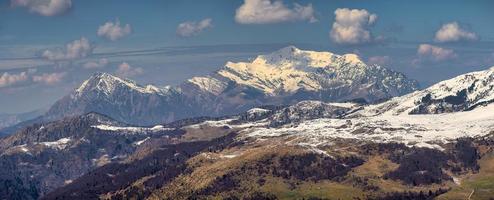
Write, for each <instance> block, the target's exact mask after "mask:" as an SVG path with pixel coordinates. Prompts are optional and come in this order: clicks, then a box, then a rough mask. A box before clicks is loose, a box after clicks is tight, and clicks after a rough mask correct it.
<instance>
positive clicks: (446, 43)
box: [0, 0, 494, 113]
mask: <svg viewBox="0 0 494 200" xmlns="http://www.w3.org/2000/svg"><path fill="white" fill-rule="evenodd" d="M50 3H51V4H50ZM242 7H244V8H243V9H241V8H242ZM345 8H347V9H345ZM354 9H356V10H354ZM493 9H494V2H493V1H488V0H486V1H481V0H478V1H466V0H465V1H454V0H442V1H441V0H436V1H418V0H417V1H385V0H383V1H379V0H373V1H368V0H362V1H359V0H340V1H327V0H298V1H296V0H276V1H274V0H248V1H244V0H195V1H192V0H166V1H163V0H145V1H136V0H132V1H131V0H0V113H16V112H26V111H30V110H34V109H39V108H43V107H47V106H49V105H50V104H52V103H53V102H54V101H55V100H57V99H59V98H60V97H61V96H63V95H65V94H67V93H69V92H70V91H71V90H72V89H73V88H74V87H76V86H77V85H78V84H80V83H81V81H83V80H84V79H86V78H87V77H89V76H90V75H91V74H93V73H95V72H97V71H104V72H110V73H114V74H118V75H121V76H126V77H128V78H131V79H134V80H137V81H138V82H139V83H142V84H147V83H153V84H157V85H167V84H178V83H180V82H181V81H183V80H184V79H186V78H190V77H192V76H196V75H204V74H207V73H209V72H211V71H214V70H216V69H218V68H220V67H222V66H223V64H224V63H226V61H240V60H247V59H249V58H252V57H253V56H255V55H257V54H259V53H266V52H270V51H274V50H276V49H278V48H281V47H284V46H286V45H296V46H297V47H299V48H302V49H313V50H323V51H331V52H335V53H357V54H359V55H360V56H361V57H362V58H363V59H364V60H366V61H368V62H372V63H377V64H381V65H384V66H386V67H389V68H392V69H395V70H398V71H400V72H403V73H405V74H406V75H408V76H409V77H411V78H414V79H417V80H419V82H420V83H421V85H422V86H427V85H430V84H432V83H435V82H437V81H440V80H443V79H446V78H450V77H453V76H455V75H458V74H461V73H465V72H470V71H475V70H482V69H486V68H488V67H489V66H493V65H494V26H493V24H492V19H494V13H493V12H492V10H493ZM239 10H241V11H239ZM266 10H267V12H263V11H266ZM337 10H339V12H338V14H337V13H335V12H336V11H337ZM348 15H352V16H353V17H354V18H353V20H350V21H349V20H346V19H345V16H346V17H348ZM338 16H339V17H340V18H338ZM338 19H340V20H338ZM106 23H109V24H107V26H106V27H105V24H106ZM117 23H118V24H117ZM127 24H128V29H126V26H127ZM181 24H182V25H181ZM442 28H443V31H441V29H442ZM99 30H100V31H99ZM348 30H353V31H354V32H348ZM98 32H99V33H98ZM438 32H442V34H439V35H438ZM330 33H331V34H333V36H331V34H330ZM367 33H368V34H369V35H368V36H366V35H365V34H367ZM85 42H87V43H85ZM67 44H69V45H72V47H73V49H72V51H69V50H67Z"/></svg>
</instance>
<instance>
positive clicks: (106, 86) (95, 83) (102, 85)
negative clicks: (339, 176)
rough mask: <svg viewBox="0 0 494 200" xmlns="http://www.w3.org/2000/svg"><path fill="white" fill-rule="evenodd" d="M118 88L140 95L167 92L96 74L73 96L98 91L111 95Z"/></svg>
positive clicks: (104, 74)
mask: <svg viewBox="0 0 494 200" xmlns="http://www.w3.org/2000/svg"><path fill="white" fill-rule="evenodd" d="M118 88H128V89H130V90H135V91H138V92H140V93H147V94H152V93H160V94H164V93H166V92H167V90H166V89H165V88H159V87H157V86H154V85H146V86H141V85H139V84H137V83H136V82H135V81H132V80H128V79H124V78H120V77H117V76H113V75H111V74H108V73H96V74H94V75H93V76H91V77H90V78H89V79H87V80H86V81H84V82H83V83H82V84H81V86H79V88H77V89H76V94H75V96H81V95H83V94H84V93H85V92H89V91H98V92H102V93H104V94H106V95H111V94H112V93H114V92H115V90H117V89H118Z"/></svg>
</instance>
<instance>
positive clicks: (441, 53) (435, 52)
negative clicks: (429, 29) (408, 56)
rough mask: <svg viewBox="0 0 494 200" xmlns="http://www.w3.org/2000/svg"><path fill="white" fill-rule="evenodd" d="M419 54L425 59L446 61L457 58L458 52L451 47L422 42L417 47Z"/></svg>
mask: <svg viewBox="0 0 494 200" xmlns="http://www.w3.org/2000/svg"><path fill="white" fill-rule="evenodd" d="M417 54H418V55H419V56H420V57H421V58H423V59H430V60H433V61H444V60H447V59H452V58H456V56H457V55H456V53H455V52H454V51H453V50H451V49H446V48H441V47H438V46H433V45H430V44H421V45H420V46H419V48H418V49H417Z"/></svg>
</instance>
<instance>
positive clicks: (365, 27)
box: [330, 8, 377, 44]
mask: <svg viewBox="0 0 494 200" xmlns="http://www.w3.org/2000/svg"><path fill="white" fill-rule="evenodd" d="M334 14H335V16H336V18H335V22H334V23H333V27H332V29H331V32H330V37H331V39H332V40H333V41H334V42H336V43H338V44H361V43H367V42H371V41H372V40H373V38H372V34H371V32H370V31H369V28H370V26H372V25H373V24H374V23H375V22H376V20H377V15H376V14H371V13H369V12H368V11H367V10H365V9H362V10H358V9H352V10H350V9H348V8H338V9H336V11H335V12H334Z"/></svg>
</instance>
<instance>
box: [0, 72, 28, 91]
mask: <svg viewBox="0 0 494 200" xmlns="http://www.w3.org/2000/svg"><path fill="white" fill-rule="evenodd" d="M28 79H29V76H28V72H21V73H19V74H9V73H8V72H5V73H3V74H2V76H0V88H3V87H7V86H11V85H15V84H17V83H20V82H25V81H28Z"/></svg>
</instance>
